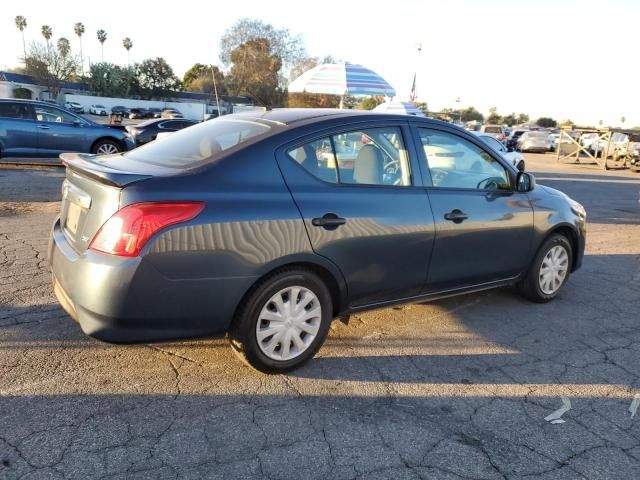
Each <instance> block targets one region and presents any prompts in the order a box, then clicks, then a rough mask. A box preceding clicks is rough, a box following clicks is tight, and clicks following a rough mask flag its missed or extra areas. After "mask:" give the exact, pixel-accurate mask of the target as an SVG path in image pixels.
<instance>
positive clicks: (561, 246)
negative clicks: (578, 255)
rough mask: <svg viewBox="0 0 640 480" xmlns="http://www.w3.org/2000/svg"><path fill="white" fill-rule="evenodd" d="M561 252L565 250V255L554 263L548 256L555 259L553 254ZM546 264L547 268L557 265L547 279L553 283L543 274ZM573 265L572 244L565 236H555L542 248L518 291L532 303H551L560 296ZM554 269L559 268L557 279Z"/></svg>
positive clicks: (519, 284)
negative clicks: (546, 280)
mask: <svg viewBox="0 0 640 480" xmlns="http://www.w3.org/2000/svg"><path fill="white" fill-rule="evenodd" d="M559 250H564V255H563V254H560V255H559V257H558V260H557V261H555V262H554V261H553V259H552V258H549V257H548V255H550V256H551V257H553V256H554V253H552V252H559ZM545 263H546V265H547V268H549V266H550V265H549V264H550V263H551V264H552V265H553V264H555V265H556V267H551V271H550V273H549V275H550V277H547V279H551V283H546V282H545V279H544V278H543V276H542V274H541V269H542V268H543V264H545ZM571 265H573V248H572V247H571V243H570V242H569V240H568V239H567V237H565V236H564V235H560V234H554V235H552V236H551V237H549V238H548V239H547V241H546V242H544V244H543V245H542V247H540V250H539V251H538V254H537V255H536V257H535V258H534V260H533V262H532V264H531V266H530V267H529V271H528V272H527V274H526V276H525V277H524V278H523V279H522V280H521V281H520V282H519V283H518V289H519V290H520V293H521V294H522V295H523V296H524V297H525V298H527V299H529V300H531V301H532V302H536V303H546V302H549V301H551V300H553V299H554V298H556V297H557V296H558V294H559V293H560V290H562V287H563V286H564V284H565V283H567V280H568V279H569V276H570V274H571ZM554 268H557V270H555V271H557V272H558V276H557V277H556V276H555V275H554V273H553V272H554ZM562 272H564V273H562ZM560 277H561V278H560Z"/></svg>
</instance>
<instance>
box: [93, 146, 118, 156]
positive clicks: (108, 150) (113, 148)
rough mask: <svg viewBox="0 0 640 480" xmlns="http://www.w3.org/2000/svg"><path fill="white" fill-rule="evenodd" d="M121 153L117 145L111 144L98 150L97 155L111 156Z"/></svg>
mask: <svg viewBox="0 0 640 480" xmlns="http://www.w3.org/2000/svg"><path fill="white" fill-rule="evenodd" d="M119 151H120V150H118V147H116V146H115V145H113V144H111V143H103V144H102V145H100V146H99V147H98V149H97V150H96V154H98V155H111V154H113V153H118V152H119Z"/></svg>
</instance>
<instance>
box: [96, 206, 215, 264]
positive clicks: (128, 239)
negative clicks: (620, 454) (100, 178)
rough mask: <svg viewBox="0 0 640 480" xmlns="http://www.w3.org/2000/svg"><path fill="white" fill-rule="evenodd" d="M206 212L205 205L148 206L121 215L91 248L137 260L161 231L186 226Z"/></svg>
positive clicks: (104, 227)
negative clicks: (181, 225) (177, 224)
mask: <svg viewBox="0 0 640 480" xmlns="http://www.w3.org/2000/svg"><path fill="white" fill-rule="evenodd" d="M203 208H204V203H202V202H144V203H133V204H131V205H127V206H126V207H124V208H123V209H122V210H119V211H117V212H116V213H114V214H113V216H112V217H111V218H110V219H109V220H107V221H106V222H105V224H104V225H102V227H100V230H98V232H97V233H96V234H95V236H94V237H93V239H92V240H91V242H90V243H89V248H90V249H92V250H97V251H100V252H104V253H109V254H111V255H118V256H121V257H135V256H137V255H138V254H139V253H140V250H142V248H143V247H144V246H145V244H146V243H147V242H148V241H149V239H150V238H151V237H152V236H153V235H154V234H155V233H156V232H157V231H158V230H161V229H163V228H166V227H168V226H170V225H175V224H176V223H181V222H186V221H188V220H191V219H192V218H194V217H195V216H196V215H198V214H199V213H200V212H201V211H202V209H203Z"/></svg>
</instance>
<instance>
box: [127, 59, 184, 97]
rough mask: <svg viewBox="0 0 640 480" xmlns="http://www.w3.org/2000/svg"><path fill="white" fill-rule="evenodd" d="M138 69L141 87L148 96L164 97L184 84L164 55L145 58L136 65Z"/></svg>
mask: <svg viewBox="0 0 640 480" xmlns="http://www.w3.org/2000/svg"><path fill="white" fill-rule="evenodd" d="M136 70H137V78H138V83H139V85H140V89H141V91H142V92H143V93H144V95H146V96H147V97H164V96H166V95H167V94H168V93H169V92H170V91H172V90H177V89H180V87H181V86H182V83H181V82H180V80H179V79H178V77H176V76H175V74H174V73H173V69H172V68H171V66H170V65H169V64H168V63H167V61H166V60H165V59H164V58H162V57H156V58H149V59H147V60H145V61H144V62H142V63H140V64H138V65H136Z"/></svg>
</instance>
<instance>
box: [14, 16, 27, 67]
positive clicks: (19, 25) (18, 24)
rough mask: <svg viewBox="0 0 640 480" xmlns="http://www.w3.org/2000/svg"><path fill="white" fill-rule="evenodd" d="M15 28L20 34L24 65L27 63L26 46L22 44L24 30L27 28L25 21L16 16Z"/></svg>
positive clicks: (21, 17)
mask: <svg viewBox="0 0 640 480" xmlns="http://www.w3.org/2000/svg"><path fill="white" fill-rule="evenodd" d="M16 28H17V29H18V30H20V33H21V34H22V51H23V52H24V61H25V65H26V62H27V46H26V44H25V43H24V29H25V28H27V19H26V18H24V17H23V16H22V15H18V16H17V17H16Z"/></svg>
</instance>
